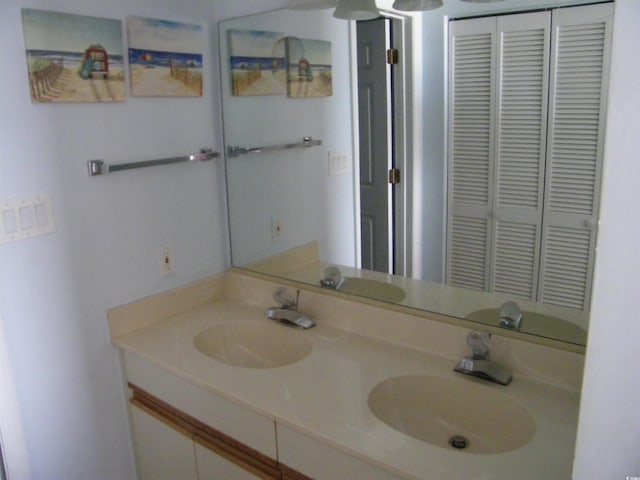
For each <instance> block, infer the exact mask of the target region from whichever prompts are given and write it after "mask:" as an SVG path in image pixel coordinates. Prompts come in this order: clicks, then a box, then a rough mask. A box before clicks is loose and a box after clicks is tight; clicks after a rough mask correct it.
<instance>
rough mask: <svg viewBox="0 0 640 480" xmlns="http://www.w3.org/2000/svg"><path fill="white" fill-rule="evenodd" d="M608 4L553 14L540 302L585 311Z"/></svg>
mask: <svg viewBox="0 0 640 480" xmlns="http://www.w3.org/2000/svg"><path fill="white" fill-rule="evenodd" d="M612 17H613V4H611V3H609V4H600V5H588V6H584V7H572V8H567V9H559V10H556V11H554V12H553V24H552V26H553V35H552V49H551V60H552V61H551V81H550V89H551V93H550V98H549V127H548V128H549V131H548V140H549V141H548V146H547V173H546V192H545V207H544V224H543V238H542V259H543V260H542V266H541V274H540V287H539V290H540V294H539V300H541V301H543V302H545V303H553V304H556V305H564V306H567V307H573V308H577V309H580V310H582V309H587V308H588V307H589V302H590V296H591V278H592V271H593V257H594V255H595V240H596V238H595V237H596V226H597V218H598V207H599V203H600V176H601V171H602V157H603V148H604V130H605V129H604V126H605V116H606V115H605V113H606V101H607V99H606V97H607V86H608V72H609V51H610V48H611V22H612Z"/></svg>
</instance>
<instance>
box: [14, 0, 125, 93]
mask: <svg viewBox="0 0 640 480" xmlns="http://www.w3.org/2000/svg"><path fill="white" fill-rule="evenodd" d="M22 27H23V31H24V39H25V45H26V54H27V66H28V68H29V88H30V91H31V99H32V101H33V102H35V103H54V102H121V101H124V100H125V98H126V88H125V81H124V64H123V48H122V23H121V22H120V20H115V19H110V18H100V17H87V16H83V15H71V14H67V13H60V12H50V11H46V10H34V9H27V8H25V9H22Z"/></svg>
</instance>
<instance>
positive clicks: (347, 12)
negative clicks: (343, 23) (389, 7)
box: [333, 0, 380, 20]
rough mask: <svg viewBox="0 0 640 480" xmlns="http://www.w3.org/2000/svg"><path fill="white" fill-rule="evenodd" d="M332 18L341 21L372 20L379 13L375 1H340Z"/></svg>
mask: <svg viewBox="0 0 640 480" xmlns="http://www.w3.org/2000/svg"><path fill="white" fill-rule="evenodd" d="M333 16H334V17H336V18H341V19H343V20H373V19H374V18H378V17H379V16H380V12H379V11H378V8H377V7H376V1H375V0H340V1H339V2H338V6H337V7H336V9H335V11H334V12H333Z"/></svg>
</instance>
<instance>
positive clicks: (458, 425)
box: [368, 375, 536, 454]
mask: <svg viewBox="0 0 640 480" xmlns="http://www.w3.org/2000/svg"><path fill="white" fill-rule="evenodd" d="M502 388H508V387H502ZM368 405H369V409H370V410H371V412H372V413H373V414H374V415H375V416H376V417H378V418H379V419H380V420H381V421H382V422H384V423H386V424H387V425H389V426H390V427H391V428H393V429H395V430H398V431H400V432H402V433H404V434H406V435H409V436H411V437H413V438H416V439H418V440H422V441H423V442H427V443H430V444H432V445H436V446H438V447H443V448H447V449H449V450H454V449H455V448H456V447H453V446H452V445H451V444H450V443H449V442H450V439H451V438H452V437H454V436H458V437H462V438H464V439H465V440H466V446H465V447H463V448H460V447H461V445H460V444H459V443H458V448H460V450H459V451H460V452H467V453H476V454H497V453H504V452H508V451H510V450H515V449H517V448H520V447H522V446H524V445H526V444H527V443H528V442H529V441H530V440H531V438H532V437H533V434H534V432H535V429H536V427H535V422H534V420H533V417H532V416H531V414H530V413H529V412H528V410H527V409H526V408H525V407H524V406H522V405H521V404H520V403H518V402H517V401H515V400H513V399H511V398H510V397H509V396H507V395H505V394H504V393H501V392H499V391H497V390H496V389H495V388H489V387H486V386H483V385H479V384H477V383H475V382H473V381H470V380H469V379H464V378H445V377H436V376H429V375H406V376H400V377H393V378H389V379H387V380H384V381H382V382H381V383H379V384H378V385H376V386H375V387H374V388H373V389H372V390H371V392H370V393H369V398H368ZM458 442H461V440H460V439H458ZM462 443H464V442H462Z"/></svg>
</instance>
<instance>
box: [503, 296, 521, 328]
mask: <svg viewBox="0 0 640 480" xmlns="http://www.w3.org/2000/svg"><path fill="white" fill-rule="evenodd" d="M522 320H523V318H522V310H520V306H519V305H518V304H517V303H516V302H505V303H503V304H502V306H501V307H500V326H501V327H503V328H508V329H509V330H518V331H519V330H520V328H521V327H522Z"/></svg>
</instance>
